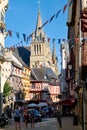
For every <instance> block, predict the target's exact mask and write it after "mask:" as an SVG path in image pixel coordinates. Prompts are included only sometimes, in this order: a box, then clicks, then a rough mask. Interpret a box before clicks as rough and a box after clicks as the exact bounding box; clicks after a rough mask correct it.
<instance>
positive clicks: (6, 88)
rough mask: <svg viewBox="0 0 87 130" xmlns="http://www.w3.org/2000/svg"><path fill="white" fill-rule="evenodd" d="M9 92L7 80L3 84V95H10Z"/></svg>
mask: <svg viewBox="0 0 87 130" xmlns="http://www.w3.org/2000/svg"><path fill="white" fill-rule="evenodd" d="M10 92H11V86H10V84H9V82H6V83H5V85H4V89H3V95H4V96H5V97H7V96H9V95H10Z"/></svg>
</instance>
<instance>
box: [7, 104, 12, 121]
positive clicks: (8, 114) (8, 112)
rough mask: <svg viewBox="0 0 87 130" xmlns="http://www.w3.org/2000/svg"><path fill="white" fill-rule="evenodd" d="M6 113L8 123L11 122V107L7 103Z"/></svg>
mask: <svg viewBox="0 0 87 130" xmlns="http://www.w3.org/2000/svg"><path fill="white" fill-rule="evenodd" d="M6 115H7V117H8V119H9V123H11V119H12V109H11V108H10V107H9V105H8V106H7V108H6Z"/></svg>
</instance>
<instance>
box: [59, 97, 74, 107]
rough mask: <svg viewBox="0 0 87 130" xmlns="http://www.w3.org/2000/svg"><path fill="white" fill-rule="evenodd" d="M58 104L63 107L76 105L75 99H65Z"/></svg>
mask: <svg viewBox="0 0 87 130" xmlns="http://www.w3.org/2000/svg"><path fill="white" fill-rule="evenodd" d="M57 104H58V105H62V106H73V105H74V104H75V99H74V98H69V99H64V100H61V101H59V102H58V103H57Z"/></svg>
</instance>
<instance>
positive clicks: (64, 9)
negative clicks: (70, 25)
mask: <svg viewBox="0 0 87 130" xmlns="http://www.w3.org/2000/svg"><path fill="white" fill-rule="evenodd" d="M67 6H68V4H66V5H65V6H64V8H63V14H64V13H65V11H66V8H67Z"/></svg>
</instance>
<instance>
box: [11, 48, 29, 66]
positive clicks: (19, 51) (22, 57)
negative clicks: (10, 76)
mask: <svg viewBox="0 0 87 130" xmlns="http://www.w3.org/2000/svg"><path fill="white" fill-rule="evenodd" d="M29 50H30V48H29V47H16V48H15V49H14V51H13V55H14V56H15V57H16V58H17V59H18V60H19V61H20V62H21V63H22V64H23V65H24V66H27V67H30V51H29Z"/></svg>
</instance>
